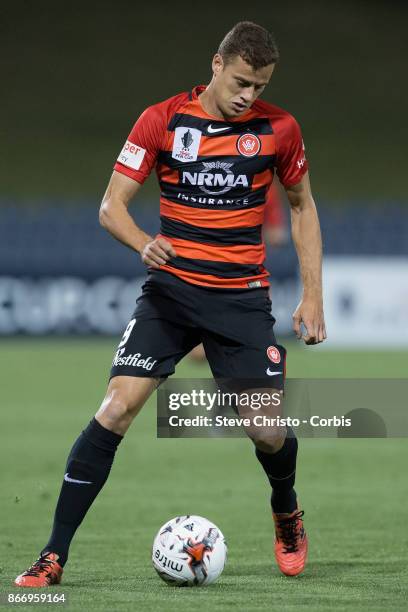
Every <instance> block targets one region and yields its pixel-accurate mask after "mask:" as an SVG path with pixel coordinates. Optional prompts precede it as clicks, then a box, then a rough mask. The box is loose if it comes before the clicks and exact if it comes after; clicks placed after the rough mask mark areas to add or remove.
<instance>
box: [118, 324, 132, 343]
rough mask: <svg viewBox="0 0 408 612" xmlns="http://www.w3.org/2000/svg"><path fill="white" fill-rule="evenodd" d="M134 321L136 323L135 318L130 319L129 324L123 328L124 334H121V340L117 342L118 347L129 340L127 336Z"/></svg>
mask: <svg viewBox="0 0 408 612" xmlns="http://www.w3.org/2000/svg"><path fill="white" fill-rule="evenodd" d="M135 323H136V319H132V320H131V321H129V324H128V326H127V328H126V329H125V331H124V334H123V336H122V340H121V341H120V342H119V344H118V348H121V347H122V346H125V344H126V342H127V341H128V340H129V336H130V334H131V333H132V329H133V328H134V326H135Z"/></svg>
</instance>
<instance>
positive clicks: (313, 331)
mask: <svg viewBox="0 0 408 612" xmlns="http://www.w3.org/2000/svg"><path fill="white" fill-rule="evenodd" d="M302 323H303V326H304V327H305V330H306V333H305V334H303V333H302V329H301V325H302ZM293 330H294V332H295V334H296V336H297V338H298V340H303V341H304V343H305V344H319V342H323V340H326V338H327V334H326V326H325V323H324V314H323V302H322V300H321V299H303V300H302V301H301V302H300V304H299V305H298V307H297V308H296V310H295V312H294V313H293Z"/></svg>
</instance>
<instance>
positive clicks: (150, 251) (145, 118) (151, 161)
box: [99, 104, 176, 269]
mask: <svg viewBox="0 0 408 612" xmlns="http://www.w3.org/2000/svg"><path fill="white" fill-rule="evenodd" d="M166 132H167V121H166V114H165V110H164V108H163V104H156V105H154V106H150V107H149V108H147V109H146V110H145V111H144V112H143V113H142V114H141V116H140V117H139V119H138V120H137V121H136V123H135V125H134V126H133V128H132V130H131V132H130V134H129V136H128V139H127V140H126V142H125V144H124V146H123V149H122V151H121V152H120V154H119V157H118V159H117V161H116V164H115V166H114V171H113V174H112V177H111V179H110V181H109V185H108V187H107V189H106V193H105V195H104V197H103V200H102V204H101V207H100V211H99V220H100V223H101V225H102V227H104V228H105V229H106V230H108V232H110V233H111V234H112V236H114V237H115V238H116V239H117V240H119V241H120V242H122V243H123V244H125V245H126V246H128V247H130V248H131V249H133V250H134V251H137V252H138V253H140V255H141V258H142V261H143V262H144V263H145V264H146V265H148V266H150V267H152V268H156V269H157V268H159V267H160V266H161V265H164V264H165V263H166V262H167V261H168V260H169V259H170V257H176V252H175V251H174V249H173V247H172V246H171V244H170V242H168V241H167V240H165V239H164V238H152V237H151V236H149V235H148V234H146V232H144V231H143V230H142V229H141V228H140V227H138V226H137V225H136V223H135V222H134V220H133V218H132V217H131V215H130V214H129V211H128V208H129V204H130V202H131V200H132V199H133V198H134V196H135V195H136V194H137V193H138V191H139V190H140V187H141V186H142V184H143V183H144V181H145V180H146V179H147V177H148V176H149V174H150V172H151V171H152V169H153V167H154V166H155V164H156V161H157V157H158V154H159V152H160V150H161V148H162V146H163V142H164V138H165V136H166Z"/></svg>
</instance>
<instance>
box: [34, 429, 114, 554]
mask: <svg viewBox="0 0 408 612" xmlns="http://www.w3.org/2000/svg"><path fill="white" fill-rule="evenodd" d="M122 438H123V436H120V435H119V434H116V433H114V432H113V431H109V430H108V429H105V427H103V426H102V425H101V424H100V423H98V421H97V420H96V419H95V418H94V419H92V421H91V422H90V423H89V425H88V427H87V428H86V429H84V431H83V432H82V433H81V435H80V436H79V438H78V439H77V441H76V442H75V444H74V446H73V447H72V450H71V452H70V454H69V456H68V460H67V465H66V468H65V475H64V482H63V483H62V488H61V492H60V495H59V498H58V503H57V507H56V510H55V515H54V524H53V528H52V533H51V537H50V539H49V541H48V544H47V545H46V546H45V547H44V548H43V550H42V553H44V552H45V551H49V552H55V553H57V554H58V555H59V560H58V562H59V563H60V565H62V566H63V565H64V564H65V563H66V561H67V558H68V550H69V545H70V544H71V540H72V538H73V537H74V534H75V531H76V530H77V529H78V527H79V525H80V524H81V522H82V520H83V518H84V517H85V514H86V513H87V511H88V510H89V508H90V506H91V504H92V502H93V501H94V499H95V497H96V496H97V495H98V493H99V491H100V490H101V489H102V487H103V485H104V484H105V482H106V480H107V478H108V476H109V472H110V469H111V467H112V463H113V458H114V456H115V452H116V449H117V447H118V444H119V443H120V441H121V440H122Z"/></svg>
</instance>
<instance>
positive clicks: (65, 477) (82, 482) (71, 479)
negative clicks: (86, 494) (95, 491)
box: [64, 472, 92, 484]
mask: <svg viewBox="0 0 408 612" xmlns="http://www.w3.org/2000/svg"><path fill="white" fill-rule="evenodd" d="M64 480H65V482H73V483H74V484H92V482H91V481H90V480H77V479H76V478H70V477H69V476H68V472H67V473H66V474H65V476H64Z"/></svg>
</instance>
